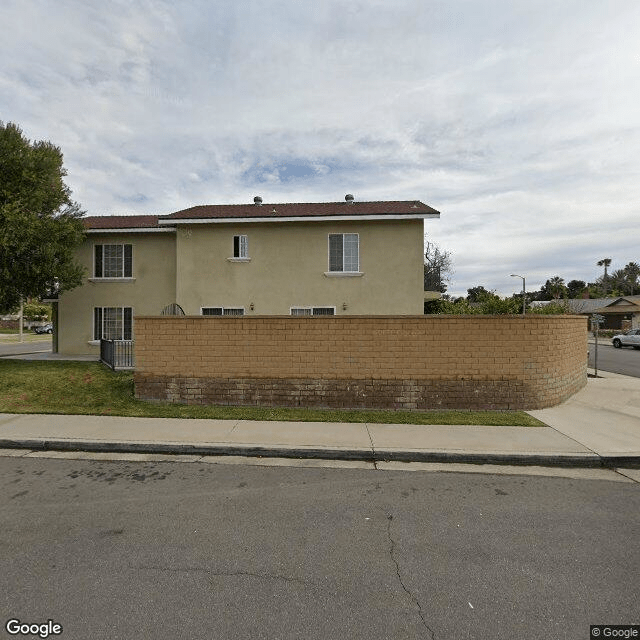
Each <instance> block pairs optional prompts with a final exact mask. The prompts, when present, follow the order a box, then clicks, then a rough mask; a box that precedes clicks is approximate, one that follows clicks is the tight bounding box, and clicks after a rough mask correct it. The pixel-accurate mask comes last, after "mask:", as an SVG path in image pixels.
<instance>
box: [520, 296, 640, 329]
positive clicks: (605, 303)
mask: <svg viewBox="0 0 640 640" xmlns="http://www.w3.org/2000/svg"><path fill="white" fill-rule="evenodd" d="M549 302H552V301H550V300H539V301H535V302H532V303H531V305H532V306H543V305H545V304H549ZM553 302H555V301H553ZM559 302H561V303H566V304H567V305H568V307H569V309H570V310H571V311H572V312H573V313H576V314H579V315H588V316H590V315H593V314H594V313H597V314H600V315H602V316H604V318H605V321H604V324H603V325H602V328H603V329H631V328H634V329H635V328H640V296H624V297H621V298H592V299H589V298H576V299H571V300H559Z"/></svg>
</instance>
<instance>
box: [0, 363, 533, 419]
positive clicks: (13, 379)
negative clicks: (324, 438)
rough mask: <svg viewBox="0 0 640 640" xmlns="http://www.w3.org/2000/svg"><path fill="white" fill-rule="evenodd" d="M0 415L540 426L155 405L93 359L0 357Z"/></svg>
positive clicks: (416, 414)
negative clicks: (89, 415) (35, 414)
mask: <svg viewBox="0 0 640 640" xmlns="http://www.w3.org/2000/svg"><path fill="white" fill-rule="evenodd" d="M0 413H58V414H93V415H114V416H147V417H156V418H217V419H229V420H294V421H303V422H373V423H376V422H377V423H406V424H478V425H514V426H525V427H529V426H531V427H536V426H542V423H541V422H540V421H538V420H536V419H535V418H532V417H531V416H529V415H528V414H526V413H524V412H523V411H374V410H338V409H302V408H300V409H295V408H292V409H286V408H271V407H228V406H206V407H205V406H197V405H189V406H187V405H178V404H156V403H149V402H142V401H140V400H136V399H135V398H134V397H133V375H132V374H131V373H130V372H116V373H114V372H113V371H111V370H110V369H107V368H106V367H105V366H104V365H102V364H99V363H95V362H64V361H59V362H43V361H25V360H3V359H0Z"/></svg>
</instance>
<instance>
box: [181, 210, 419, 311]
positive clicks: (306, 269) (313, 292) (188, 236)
mask: <svg viewBox="0 0 640 640" xmlns="http://www.w3.org/2000/svg"><path fill="white" fill-rule="evenodd" d="M330 233H358V234H359V236H360V272H361V273H362V274H363V275H361V276H356V277H353V276H337V277H336V276H326V275H325V273H326V272H328V271H329V266H328V255H329V251H328V236H329V234H330ZM234 235H247V236H248V243H249V257H250V258H251V261H250V262H246V263H239V262H230V261H229V260H228V259H227V258H229V257H231V256H232V255H233V236H234ZM176 246H177V287H176V298H177V302H178V303H179V304H180V305H181V306H182V307H183V308H184V310H185V312H186V313H187V315H198V314H200V309H201V307H218V306H222V307H244V309H245V313H246V314H247V315H252V314H255V315H272V314H280V315H288V314H289V313H290V308H291V307H292V306H328V307H335V308H336V314H337V315H343V314H347V315H353V314H362V315H364V314H389V313H393V314H398V315H405V314H420V313H422V312H423V298H424V294H423V266H422V265H423V256H422V251H423V221H422V220H403V221H397V222H393V221H387V222H375V221H374V222H370V221H362V222H340V221H336V222H314V223H308V222H305V223H302V222H300V223H296V222H291V223H281V222H277V223H275V222H274V223H254V224H235V225H234V224H195V225H188V226H187V225H185V226H182V225H181V226H180V227H179V228H178V231H177V235H176ZM251 303H253V305H254V310H253V311H251V310H250V305H251ZM344 303H346V306H347V308H346V310H345V309H343V304H344Z"/></svg>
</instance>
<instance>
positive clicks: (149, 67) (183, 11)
mask: <svg viewBox="0 0 640 640" xmlns="http://www.w3.org/2000/svg"><path fill="white" fill-rule="evenodd" d="M639 19H640V5H638V4H637V2H636V1H635V0H617V2H616V3H614V4H613V5H612V4H611V3H602V2H599V1H598V0H580V1H578V0H565V1H564V2H561V3H558V2H553V1H552V0H537V1H535V0H496V1H492V2H477V1H476V0H473V1H472V0H430V1H429V2H424V1H423V0H376V1H375V2H373V1H371V0H368V1H367V2H364V1H362V2H358V1H354V2H349V3H344V2H334V1H332V0H318V1H317V2H314V3H300V2H294V1H293V0H279V1H277V0H272V1H269V2H264V1H258V0H253V1H248V0H243V1H240V2H237V1H236V2H232V1H231V0H223V1H220V2H216V3H211V2H208V1H206V0H193V1H189V2H187V1H186V0H182V1H178V2H170V1H169V0H138V1H133V2H132V1H125V0H118V1H115V0H112V1H111V2H102V1H101V2H98V0H83V1H80V0H78V1H74V0H60V1H59V2H56V3H52V2H50V1H49V0H5V1H4V2H3V3H2V5H1V6H0V23H2V24H3V25H5V26H8V28H5V29H4V32H3V38H2V41H0V57H1V59H2V60H3V65H2V67H1V68H0V119H2V120H5V121H7V120H9V121H14V122H17V123H18V124H20V125H21V126H22V127H23V129H24V131H25V133H26V134H27V135H28V136H29V137H31V138H35V139H49V140H52V141H53V142H54V143H55V144H57V145H59V146H60V147H61V148H62V150H63V152H64V154H65V162H66V166H67V169H68V171H69V176H68V183H69V185H70V186H71V187H72V189H73V191H74V196H75V197H76V198H77V199H78V200H79V201H80V203H81V204H82V205H83V207H84V208H85V209H87V211H88V213H90V214H100V213H167V212H170V211H172V210H176V209H178V208H182V207H186V206H190V205H193V204H200V203H205V202H209V203H213V202H250V201H251V200H252V198H253V196H254V195H256V194H260V195H262V196H263V198H265V201H267V202H268V201H270V200H271V201H288V202H291V201H304V200H339V199H342V198H343V197H344V194H345V193H354V194H355V195H356V198H357V199H416V198H417V199H421V200H423V201H424V202H427V203H428V204H430V205H432V206H434V207H435V208H437V209H439V210H440V211H442V218H441V220H440V221H430V222H429V223H428V225H427V229H428V231H429V233H430V235H431V237H432V238H434V239H435V240H436V241H438V242H439V243H440V244H441V246H442V247H443V248H444V249H449V250H451V251H452V253H453V257H454V265H455V270H456V274H455V276H454V280H453V283H452V286H451V290H452V291H454V292H456V293H464V292H465V290H466V289H467V288H468V287H471V286H475V285H478V284H483V285H484V286H487V287H488V288H495V289H497V290H498V291H500V292H503V293H510V292H512V291H514V290H516V289H517V288H518V283H517V282H516V283H515V284H514V282H513V279H511V278H509V274H510V273H514V272H517V273H520V272H524V271H526V272H527V274H526V275H527V277H528V282H530V283H531V285H532V286H534V285H535V286H539V285H540V284H542V283H543V282H544V280H546V279H547V278H548V277H551V276H553V275H556V274H557V275H561V276H563V277H565V279H567V280H570V279H573V278H579V279H584V280H593V279H594V278H595V277H597V275H599V268H598V267H596V266H595V262H596V261H597V259H599V258H601V257H602V256H609V257H613V258H614V261H615V262H616V263H619V264H618V266H622V265H624V264H625V263H626V262H628V261H630V260H639V259H640V256H639V255H638V250H637V242H636V241H635V240H634V238H637V223H636V222H635V221H636V220H637V219H638V213H639V212H638V205H637V203H638V202H640V198H639V196H640V186H639V185H640V181H639V180H638V177H639V162H638V159H637V153H636V149H637V148H638V146H639V143H640V139H639V138H640V133H639V131H640V127H639V125H640V122H639V121H640V116H639V115H638V108H637V105H638V102H639V98H640V83H639V72H640V39H638V38H637V34H636V26H635V25H637V24H638V21H639ZM634 230H635V233H634Z"/></svg>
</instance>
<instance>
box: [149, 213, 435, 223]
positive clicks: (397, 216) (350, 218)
mask: <svg viewBox="0 0 640 640" xmlns="http://www.w3.org/2000/svg"><path fill="white" fill-rule="evenodd" d="M439 217H440V212H435V213H410V214H405V213H391V214H369V215H334V216H280V217H274V216H264V217H250V218H246V217H238V218H167V219H164V220H162V219H160V220H158V224H159V225H162V226H163V227H167V226H169V225H176V224H231V223H233V224H247V223H250V222H333V221H336V220H338V221H342V222H354V221H359V220H425V219H427V218H439Z"/></svg>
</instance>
